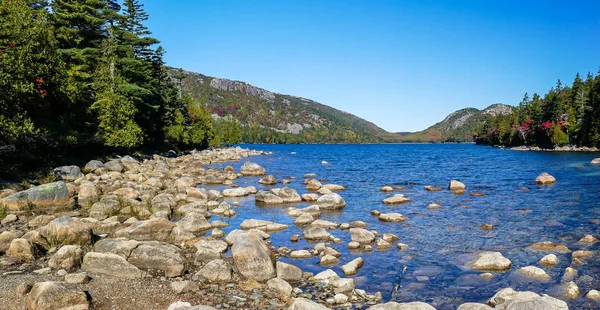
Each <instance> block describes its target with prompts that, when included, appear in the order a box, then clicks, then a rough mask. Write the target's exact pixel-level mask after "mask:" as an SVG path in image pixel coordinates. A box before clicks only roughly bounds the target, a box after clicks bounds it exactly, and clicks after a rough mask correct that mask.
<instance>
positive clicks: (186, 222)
mask: <svg viewBox="0 0 600 310" xmlns="http://www.w3.org/2000/svg"><path fill="white" fill-rule="evenodd" d="M177 226H178V227H179V228H181V229H183V230H185V231H189V232H192V233H201V232H204V231H207V230H210V229H212V225H211V224H210V223H209V222H208V220H206V217H204V215H203V214H200V213H197V212H190V213H187V214H186V215H185V216H184V217H183V218H182V219H181V220H179V221H177Z"/></svg>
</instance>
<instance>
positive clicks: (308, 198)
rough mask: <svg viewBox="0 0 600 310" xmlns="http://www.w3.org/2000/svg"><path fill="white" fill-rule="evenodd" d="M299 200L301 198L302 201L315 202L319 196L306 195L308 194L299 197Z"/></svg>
mask: <svg viewBox="0 0 600 310" xmlns="http://www.w3.org/2000/svg"><path fill="white" fill-rule="evenodd" d="M300 198H302V201H306V202H316V201H317V200H319V195H317V194H314V193H308V194H302V196H300Z"/></svg>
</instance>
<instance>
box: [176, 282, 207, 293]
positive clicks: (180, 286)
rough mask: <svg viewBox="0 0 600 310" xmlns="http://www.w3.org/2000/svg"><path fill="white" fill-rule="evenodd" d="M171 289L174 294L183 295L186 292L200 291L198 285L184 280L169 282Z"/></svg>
mask: <svg viewBox="0 0 600 310" xmlns="http://www.w3.org/2000/svg"><path fill="white" fill-rule="evenodd" d="M171 289H172V290H173V291H174V292H175V293H176V294H183V293H188V292H197V291H199V290H200V287H198V284H196V283H195V282H192V281H189V280H185V281H174V282H171Z"/></svg>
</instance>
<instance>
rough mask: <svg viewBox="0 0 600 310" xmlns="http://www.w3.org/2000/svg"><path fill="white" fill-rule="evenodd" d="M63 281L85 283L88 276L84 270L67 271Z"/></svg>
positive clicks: (88, 278) (87, 280)
mask: <svg viewBox="0 0 600 310" xmlns="http://www.w3.org/2000/svg"><path fill="white" fill-rule="evenodd" d="M65 282H66V283H69V284H86V283H88V282H90V277H88V275H87V273H85V272H79V273H69V274H66V275H65Z"/></svg>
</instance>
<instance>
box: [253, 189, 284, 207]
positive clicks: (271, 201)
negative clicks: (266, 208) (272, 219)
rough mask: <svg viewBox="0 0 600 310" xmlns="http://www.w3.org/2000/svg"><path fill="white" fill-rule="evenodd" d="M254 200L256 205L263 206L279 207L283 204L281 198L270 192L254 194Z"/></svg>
mask: <svg viewBox="0 0 600 310" xmlns="http://www.w3.org/2000/svg"><path fill="white" fill-rule="evenodd" d="M255 200H256V202H257V203H259V204H265V205H279V204H282V203H283V198H281V197H279V196H277V195H275V194H274V193H272V192H270V191H259V192H258V193H256V196H255Z"/></svg>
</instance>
